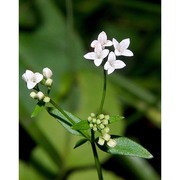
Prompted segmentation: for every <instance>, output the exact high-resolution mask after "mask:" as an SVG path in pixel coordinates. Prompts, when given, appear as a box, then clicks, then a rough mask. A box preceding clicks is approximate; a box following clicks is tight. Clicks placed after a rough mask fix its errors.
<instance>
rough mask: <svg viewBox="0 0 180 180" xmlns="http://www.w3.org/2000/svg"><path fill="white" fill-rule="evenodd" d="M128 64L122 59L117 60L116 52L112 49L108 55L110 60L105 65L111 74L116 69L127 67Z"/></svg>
mask: <svg viewBox="0 0 180 180" xmlns="http://www.w3.org/2000/svg"><path fill="white" fill-rule="evenodd" d="M125 66H126V64H125V63H124V62H123V61H121V60H116V56H115V54H114V53H113V52H112V51H111V52H110V53H109V56H108V60H107V62H106V63H105V65H104V69H105V70H107V71H108V72H107V73H108V74H111V73H112V72H113V71H114V70H115V69H121V68H123V67H125Z"/></svg>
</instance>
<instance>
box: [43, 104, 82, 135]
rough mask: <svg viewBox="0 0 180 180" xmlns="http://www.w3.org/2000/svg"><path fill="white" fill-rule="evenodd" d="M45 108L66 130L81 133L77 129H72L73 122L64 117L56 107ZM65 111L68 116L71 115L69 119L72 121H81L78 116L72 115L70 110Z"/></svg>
mask: <svg viewBox="0 0 180 180" xmlns="http://www.w3.org/2000/svg"><path fill="white" fill-rule="evenodd" d="M46 109H47V111H48V113H49V114H50V115H52V116H53V117H55V118H56V119H57V121H58V122H59V123H61V124H62V126H63V127H64V128H65V129H66V130H68V131H69V132H70V133H71V134H74V135H81V134H80V133H79V132H78V131H77V130H75V129H72V125H73V124H72V123H71V122H70V121H69V120H68V119H67V118H66V117H64V115H63V114H62V113H61V112H60V111H58V110H57V109H56V108H53V107H47V108H46ZM65 112H66V113H67V114H68V116H69V117H71V119H72V120H73V121H74V123H78V122H80V121H81V120H80V119H79V118H78V117H76V116H74V115H73V114H71V113H70V112H67V111H65Z"/></svg>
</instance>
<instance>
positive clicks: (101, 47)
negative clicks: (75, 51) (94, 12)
mask: <svg viewBox="0 0 180 180" xmlns="http://www.w3.org/2000/svg"><path fill="white" fill-rule="evenodd" d="M129 44H130V39H129V38H127V39H124V40H122V41H121V42H118V41H117V40H116V39H115V38H113V39H112V41H111V40H108V39H107V35H106V33H105V32H104V31H102V32H101V33H100V34H99V35H98V38H97V40H94V41H92V43H91V47H92V48H94V51H93V52H89V53H87V54H85V55H84V58H86V59H89V60H93V61H94V64H95V65H96V66H100V65H101V63H102V62H103V60H104V58H106V57H108V58H107V61H106V63H105V64H104V69H105V70H107V73H108V74H111V73H112V72H113V71H114V70H115V69H121V68H123V67H125V66H126V64H125V63H124V62H123V61H122V60H118V59H116V56H133V53H132V51H130V50H129V49H127V48H128V47H129ZM112 45H113V47H114V52H113V51H109V49H106V47H110V46H112Z"/></svg>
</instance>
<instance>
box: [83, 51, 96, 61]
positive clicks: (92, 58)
mask: <svg viewBox="0 0 180 180" xmlns="http://www.w3.org/2000/svg"><path fill="white" fill-rule="evenodd" d="M84 58H86V59H90V60H94V59H96V58H97V55H96V53H95V52H90V53H87V54H85V55H84Z"/></svg>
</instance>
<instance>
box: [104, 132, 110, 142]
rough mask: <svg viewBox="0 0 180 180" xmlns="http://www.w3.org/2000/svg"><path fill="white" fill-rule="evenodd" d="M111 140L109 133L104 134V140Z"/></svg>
mask: <svg viewBox="0 0 180 180" xmlns="http://www.w3.org/2000/svg"><path fill="white" fill-rule="evenodd" d="M110 138H111V136H110V135H109V134H108V133H105V134H103V139H104V140H105V141H109V140H110Z"/></svg>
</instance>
